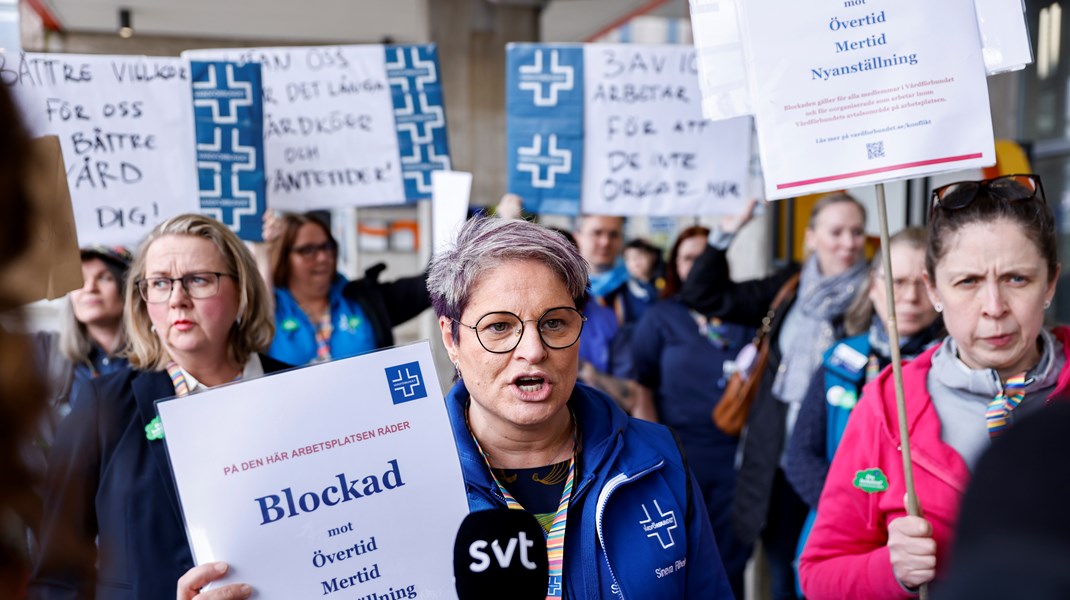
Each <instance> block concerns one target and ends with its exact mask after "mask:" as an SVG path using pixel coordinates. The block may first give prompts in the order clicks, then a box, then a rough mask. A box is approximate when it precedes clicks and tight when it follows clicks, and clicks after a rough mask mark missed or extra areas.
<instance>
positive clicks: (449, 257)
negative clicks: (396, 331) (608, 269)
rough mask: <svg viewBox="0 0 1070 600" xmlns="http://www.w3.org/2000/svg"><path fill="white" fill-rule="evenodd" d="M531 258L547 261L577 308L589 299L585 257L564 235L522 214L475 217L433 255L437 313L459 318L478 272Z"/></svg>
mask: <svg viewBox="0 0 1070 600" xmlns="http://www.w3.org/2000/svg"><path fill="white" fill-rule="evenodd" d="M514 260H533V261H536V262H539V263H542V264H544V265H546V266H547V267H549V269H550V270H551V271H553V272H554V273H555V274H556V275H557V276H558V277H560V278H561V281H562V282H563V283H564V284H565V287H566V288H567V289H568V293H569V294H570V295H571V296H572V301H573V302H574V303H575V304H576V308H578V309H580V310H583V306H584V303H585V302H586V300H587V287H588V283H589V281H588V276H587V273H588V270H589V266H588V264H587V261H586V260H585V259H584V258H583V256H581V255H580V252H579V250H577V249H576V246H575V245H573V244H572V243H571V242H569V241H568V240H567V239H566V238H565V236H563V235H561V234H559V233H557V232H555V231H553V230H550V229H547V228H545V227H543V226H541V225H536V224H535V223H531V222H528V221H524V220H522V219H499V218H495V217H477V218H474V219H470V220H469V221H468V222H466V223H465V224H464V225H463V226H462V227H461V230H460V231H459V232H458V233H457V241H456V242H455V243H454V244H453V245H452V246H451V247H449V248H447V249H445V250H443V251H442V252H440V253H439V254H437V255H435V256H434V258H432V259H431V265H430V267H429V268H428V275H427V291H428V293H429V294H430V296H431V306H432V307H433V308H434V309H435V314H436V315H438V316H440V317H447V318H449V319H452V320H453V321H454V326H453V336H454V339H457V337H458V335H459V330H458V329H457V326H456V321H457V320H459V319H460V318H461V313H462V312H464V309H465V308H466V307H467V306H468V302H469V301H470V300H471V295H472V289H473V287H474V286H475V284H476V282H477V281H479V278H480V276H481V275H482V274H483V273H484V272H486V271H488V270H490V269H493V268H494V267H497V266H499V265H501V264H502V263H505V262H509V261H514Z"/></svg>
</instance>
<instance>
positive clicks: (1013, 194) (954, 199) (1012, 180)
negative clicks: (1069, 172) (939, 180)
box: [929, 173, 1047, 221]
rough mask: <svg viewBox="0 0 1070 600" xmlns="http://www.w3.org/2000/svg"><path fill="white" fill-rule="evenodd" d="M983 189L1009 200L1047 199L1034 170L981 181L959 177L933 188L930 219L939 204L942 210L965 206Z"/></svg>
mask: <svg viewBox="0 0 1070 600" xmlns="http://www.w3.org/2000/svg"><path fill="white" fill-rule="evenodd" d="M982 190H984V191H987V192H988V194H989V195H990V196H992V197H993V198H998V199H1000V200H1004V201H1006V202H1022V201H1028V200H1032V199H1034V198H1039V199H1040V201H1041V202H1044V203H1045V204H1046V203H1047V199H1046V198H1045V197H1044V186H1043V185H1041V183H1040V175H1034V174H1032V173H1023V174H1016V175H1001V176H999V177H993V178H992V179H982V180H980V181H956V182H955V183H949V184H947V185H942V186H940V187H938V188H936V189H935V190H933V193H932V199H931V205H930V208H929V220H930V221H931V220H932V218H933V215H934V214H935V213H936V209H937V208H941V209H943V210H959V209H961V208H966V207H967V206H969V205H970V204H972V203H973V201H974V200H975V199H977V195H978V194H980V193H981V191H982Z"/></svg>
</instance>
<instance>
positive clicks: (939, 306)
mask: <svg viewBox="0 0 1070 600" xmlns="http://www.w3.org/2000/svg"><path fill="white" fill-rule="evenodd" d="M933 308H935V309H936V312H944V305H943V304H940V303H939V302H937V303H936V304H933Z"/></svg>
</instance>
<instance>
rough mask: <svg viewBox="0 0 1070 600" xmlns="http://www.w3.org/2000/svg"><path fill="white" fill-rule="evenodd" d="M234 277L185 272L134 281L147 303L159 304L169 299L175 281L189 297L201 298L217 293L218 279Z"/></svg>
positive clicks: (222, 274)
mask: <svg viewBox="0 0 1070 600" xmlns="http://www.w3.org/2000/svg"><path fill="white" fill-rule="evenodd" d="M221 277H234V275H231V274H230V273H211V272H203V273H186V274H185V275H183V276H182V277H146V278H144V279H138V280H137V281H135V282H134V284H135V285H137V289H138V291H139V292H141V298H142V299H143V300H145V302H148V303H149V304H161V303H163V302H167V301H168V300H170V299H171V291H172V290H173V289H174V287H175V282H176V281H178V282H181V283H182V290H183V291H184V292H186V295H187V296H189V297H190V298H196V299H198V300H203V299H204V298H211V297H212V296H215V295H216V294H218V293H219V279H220V278H221Z"/></svg>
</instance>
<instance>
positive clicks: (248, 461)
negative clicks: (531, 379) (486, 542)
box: [157, 342, 468, 598]
mask: <svg viewBox="0 0 1070 600" xmlns="http://www.w3.org/2000/svg"><path fill="white" fill-rule="evenodd" d="M157 407H158V410H159V413H160V418H161V420H162V422H163V431H164V433H165V438H164V439H165V441H166V443H167V450H168V453H169V455H170V457H171V465H172V469H173V471H174V476H175V482H176V483H177V486H178V493H179V498H180V500H181V502H182V512H183V516H184V517H185V521H186V528H187V532H188V534H189V539H190V544H191V546H192V550H193V556H194V560H195V561H196V562H197V563H198V564H201V563H205V562H210V561H216V560H225V561H227V562H228V563H229V564H230V565H231V566H232V569H231V573H233V574H234V575H233V576H230V575H228V578H227V579H225V580H224V581H223V583H227V582H233V581H236V580H237V581H242V582H245V583H248V584H250V585H252V586H253V587H254V589H256V590H257V593H258V596H262V597H264V598H319V597H323V596H330V597H338V598H358V597H359V598H365V597H368V598H385V597H391V598H400V597H405V598H417V597H419V598H443V597H452V596H453V595H454V584H453V562H452V559H453V541H454V538H455V536H456V533H457V528H458V526H459V525H460V523H461V521H462V520H463V519H464V517H465V515H467V514H468V503H467V500H466V496H465V491H464V483H463V479H462V476H461V469H460V463H459V461H458V458H457V451H456V447H455V445H454V442H453V433H452V431H451V429H450V425H449V422H448V418H447V415H446V407H445V403H444V402H443V399H442V394H441V392H440V388H439V384H438V380H437V378H436V376H435V366H434V364H433V362H432V359H431V349H430V346H429V345H428V344H427V342H422V343H419V344H412V345H408V346H402V347H397V348H391V349H388V350H383V351H380V352H373V353H371V354H365V355H362V356H357V357H353V358H348V359H343V360H338V361H334V362H329V363H324V364H320V365H314V366H310V367H304V368H300V369H295V370H291V371H287V372H284V373H279V374H276V375H271V376H268V377H263V378H260V379H256V380H251V381H245V382H240V383H237V384H233V385H228V386H223V387H220V388H216V389H212V390H208V391H205V392H203V393H200V394H194V395H192V396H186V397H183V398H176V399H171V400H166V401H163V402H159V403H158V404H157ZM414 516H418V517H419V518H418V519H414V518H413V517H414ZM338 592H342V593H338ZM334 594H337V596H334Z"/></svg>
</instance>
